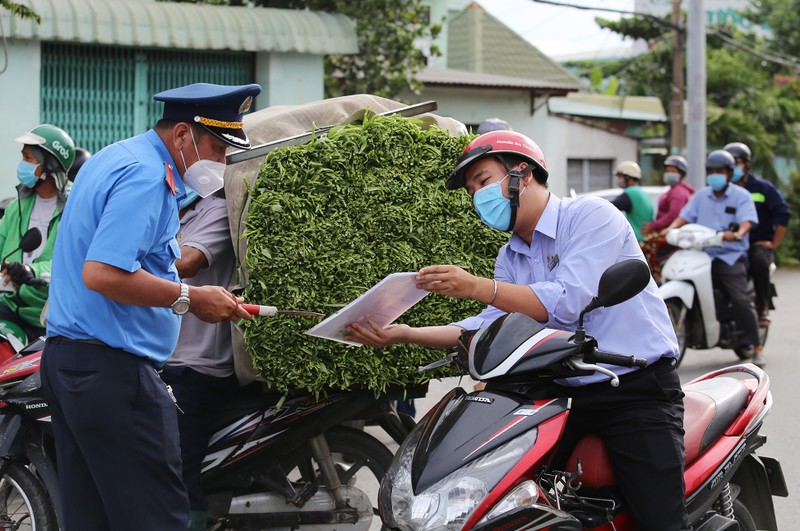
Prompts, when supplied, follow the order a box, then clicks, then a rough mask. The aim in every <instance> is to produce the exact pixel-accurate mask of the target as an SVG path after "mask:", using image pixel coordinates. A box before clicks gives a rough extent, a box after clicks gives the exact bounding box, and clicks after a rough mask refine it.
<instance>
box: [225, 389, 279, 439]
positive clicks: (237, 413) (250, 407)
mask: <svg viewBox="0 0 800 531" xmlns="http://www.w3.org/2000/svg"><path fill="white" fill-rule="evenodd" d="M280 398H281V393H277V392H273V393H270V392H264V391H263V390H262V389H261V387H260V386H259V385H252V384H251V385H249V386H246V387H240V388H239V389H238V390H237V392H236V393H235V394H234V396H233V397H231V398H230V400H228V401H227V402H225V404H223V406H222V408H221V409H220V410H219V411H218V412H217V413H216V415H214V419H213V421H212V429H213V430H214V431H216V430H219V429H222V428H223V427H225V426H227V425H228V424H230V423H231V422H234V421H236V420H239V419H240V418H242V417H243V416H244V415H247V414H248V413H253V412H256V411H259V410H261V409H267V408H269V407H270V406H274V405H275V404H277V403H278V401H279V400H280Z"/></svg>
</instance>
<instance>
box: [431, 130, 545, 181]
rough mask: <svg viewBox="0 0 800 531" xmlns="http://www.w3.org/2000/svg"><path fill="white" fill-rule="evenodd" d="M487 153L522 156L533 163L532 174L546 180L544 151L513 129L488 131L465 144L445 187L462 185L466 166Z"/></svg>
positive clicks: (539, 179) (538, 178)
mask: <svg viewBox="0 0 800 531" xmlns="http://www.w3.org/2000/svg"><path fill="white" fill-rule="evenodd" d="M489 155H494V156H497V155H500V156H502V155H515V156H518V157H522V158H523V159H525V160H526V161H527V162H529V163H530V164H532V165H533V167H534V169H533V175H534V176H535V177H536V180H537V181H539V182H540V183H542V184H544V183H546V182H547V175H548V173H547V162H546V161H545V160H544V153H542V150H541V148H539V146H538V145H536V142H534V141H533V140H531V139H530V138H528V137H527V136H525V135H523V134H520V133H517V132H515V131H490V132H488V133H484V134H482V135H481V136H479V137H477V138H476V139H475V140H473V141H472V142H470V143H469V144H467V147H465V148H464V151H463V152H462V153H461V156H460V157H459V158H458V162H456V168H455V170H453V173H452V174H451V175H450V178H449V179H447V183H445V188H447V189H448V190H456V189H458V188H461V187H462V186H464V174H465V173H466V172H467V168H469V166H470V165H471V164H472V163H473V162H475V161H477V160H480V159H482V158H483V157H486V156H489Z"/></svg>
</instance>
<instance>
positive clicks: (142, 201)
mask: <svg viewBox="0 0 800 531" xmlns="http://www.w3.org/2000/svg"><path fill="white" fill-rule="evenodd" d="M143 173H144V167H143V166H141V165H138V164H132V165H130V166H127V167H126V168H124V169H122V170H121V171H118V172H115V173H114V174H113V175H109V176H108V177H109V178H110V179H116V181H117V182H116V183H115V184H114V186H112V187H110V189H109V194H108V200H107V202H106V206H105V208H104V209H103V212H102V214H101V216H100V221H99V223H98V226H97V231H96V232H95V234H94V237H93V239H92V243H91V245H90V246H89V250H88V253H87V255H86V259H87V260H92V261H96V262H102V263H104V264H109V265H112V266H114V267H118V268H120V269H122V270H125V271H129V272H135V271H137V270H138V269H140V268H141V266H142V264H141V262H142V260H143V259H144V257H145V255H146V254H148V251H149V250H152V249H153V247H154V246H156V245H157V244H158V243H159V242H157V241H156V240H154V238H157V237H158V236H159V235H160V233H161V230H160V225H162V224H163V212H164V210H165V208H166V205H165V204H164V201H158V200H156V198H159V197H162V198H163V197H165V194H164V187H165V185H164V182H163V181H161V180H159V179H153V178H147V176H145V175H143ZM167 197H169V196H168V195H167ZM122 234H125V236H124V237H120V236H121V235H122ZM171 254H173V255H174V254H175V252H174V251H173V252H172V253H171Z"/></svg>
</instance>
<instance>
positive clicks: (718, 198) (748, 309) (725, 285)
mask: <svg viewBox="0 0 800 531" xmlns="http://www.w3.org/2000/svg"><path fill="white" fill-rule="evenodd" d="M735 164H736V163H735V160H734V158H733V155H731V154H730V153H728V152H727V151H724V150H722V149H720V150H717V151H712V152H711V153H709V155H708V158H707V160H706V172H707V176H706V182H707V183H708V186H706V187H705V188H701V189H700V190H698V191H697V192H696V193H695V194H694V196H692V199H691V200H689V202H688V203H686V206H684V207H683V209H682V210H681V213H680V215H679V216H678V217H677V218H676V219H675V221H673V222H672V223H671V224H670V226H669V227H667V228H666V229H664V232H665V233H666V232H669V231H670V230H672V229H675V228H678V227H682V226H684V225H686V224H687V223H697V224H699V225H704V226H706V227H710V228H712V229H714V230H716V231H719V232H722V233H723V241H724V243H723V245H722V246H711V247H706V248H705V249H704V250H705V252H706V253H708V255H709V256H710V257H711V259H712V262H711V275H712V277H713V280H714V285H715V286H718V287H719V288H721V289H722V290H724V291H725V292H726V293H727V295H728V297H729V298H730V300H731V304H732V305H733V311H734V319H735V321H736V326H737V328H738V329H739V330H742V331H743V332H744V334H743V335H742V337H741V338H740V339H739V342H740V344H741V345H742V346H743V347H744V348H745V350H750V352H751V355H752V361H753V363H754V364H756V365H758V366H763V365H764V363H765V361H764V355H763V345H761V338H760V336H759V333H758V317H757V315H756V310H755V304H754V302H753V299H752V297H751V296H750V293H748V290H747V251H748V249H749V247H750V243H749V237H748V233H749V232H750V229H751V228H752V227H753V226H755V225H758V213H757V212H756V207H755V203H753V199H752V198H751V197H750V194H749V193H748V192H747V190H745V189H744V188H741V187H740V186H733V185H731V183H730V181H731V177H732V176H733V168H734V166H735ZM732 224H733V225H732ZM732 227H733V229H734V230H731V228H732Z"/></svg>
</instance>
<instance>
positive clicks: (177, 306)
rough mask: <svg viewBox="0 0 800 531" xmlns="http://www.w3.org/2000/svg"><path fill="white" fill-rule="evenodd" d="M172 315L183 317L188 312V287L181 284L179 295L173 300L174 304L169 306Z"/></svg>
mask: <svg viewBox="0 0 800 531" xmlns="http://www.w3.org/2000/svg"><path fill="white" fill-rule="evenodd" d="M170 308H172V313H174V314H175V315H183V314H185V313H186V312H188V311H189V285H188V284H184V283H183V282H181V294H180V295H179V296H178V298H177V299H175V302H173V303H172V305H171V306H170Z"/></svg>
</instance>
